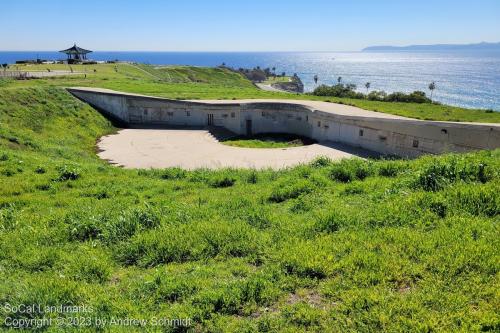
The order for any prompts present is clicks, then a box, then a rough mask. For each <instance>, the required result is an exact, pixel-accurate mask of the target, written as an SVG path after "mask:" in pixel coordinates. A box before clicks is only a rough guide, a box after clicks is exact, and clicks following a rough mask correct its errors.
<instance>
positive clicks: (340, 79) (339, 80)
mask: <svg viewBox="0 0 500 333" xmlns="http://www.w3.org/2000/svg"><path fill="white" fill-rule="evenodd" d="M337 82H338V83H339V84H341V83H342V76H339V77H338V78H337Z"/></svg>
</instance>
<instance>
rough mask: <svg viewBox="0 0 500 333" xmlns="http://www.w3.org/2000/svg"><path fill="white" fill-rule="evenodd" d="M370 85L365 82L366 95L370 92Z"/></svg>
mask: <svg viewBox="0 0 500 333" xmlns="http://www.w3.org/2000/svg"><path fill="white" fill-rule="evenodd" d="M371 85H372V84H371V83H370V82H366V83H365V88H366V94H368V90H370V86H371Z"/></svg>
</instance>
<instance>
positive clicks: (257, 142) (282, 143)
mask: <svg viewBox="0 0 500 333" xmlns="http://www.w3.org/2000/svg"><path fill="white" fill-rule="evenodd" d="M222 143H223V144H225V145H228V146H233V147H240V148H292V147H302V146H306V145H310V144H312V143H314V141H313V140H311V139H308V138H305V137H300V136H297V135H290V134H259V135H254V136H251V137H245V136H237V137H234V138H230V139H227V140H224V141H222Z"/></svg>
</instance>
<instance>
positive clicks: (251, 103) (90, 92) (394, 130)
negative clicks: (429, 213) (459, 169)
mask: <svg viewBox="0 0 500 333" xmlns="http://www.w3.org/2000/svg"><path fill="white" fill-rule="evenodd" d="M68 91H69V92H71V93H72V94H73V95H74V96H76V97H78V98H79V99H81V100H83V101H85V102H87V103H89V104H90V105H92V106H93V107H95V108H97V109H98V110H100V111H101V112H103V113H104V114H105V115H107V116H109V117H111V118H113V119H115V120H119V121H120V122H121V123H123V124H126V125H128V126H155V125H157V126H158V125H161V126H174V127H175V126H185V127H186V126H187V127H193V128H195V127H206V126H216V127H220V128H223V129H226V130H228V131H231V132H233V133H235V134H239V135H249V134H250V135H253V134H259V133H290V134H297V135H301V136H304V137H309V138H311V139H314V140H317V141H318V142H338V143H342V144H346V145H350V146H353V147H360V148H363V149H366V150H371V151H374V152H377V153H379V154H390V155H397V156H401V157H416V156H419V155H422V154H439V153H444V152H464V151H470V150H479V149H495V148H498V147H500V125H498V124H472V123H455V122H441V121H423V120H415V119H409V118H404V117H399V116H394V115H388V114H383V113H378V112H373V111H367V110H362V109H359V108H355V107H351V106H346V105H339V104H334V103H327V102H317V101H287V100H241V101H232V100H230V101H222V100H214V101H179V100H171V99H165V98H158V97H151V96H144V95H137V94H129V93H121V92H116V91H112V90H106V89H97V88H69V89H68Z"/></svg>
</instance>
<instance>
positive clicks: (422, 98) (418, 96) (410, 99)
mask: <svg viewBox="0 0 500 333" xmlns="http://www.w3.org/2000/svg"><path fill="white" fill-rule="evenodd" d="M384 101H385V102H401V103H431V100H430V98H427V97H426V95H425V93H424V92H423V91H414V92H412V93H410V94H405V93H402V92H394V93H392V94H389V95H387V96H386V97H385V98H384Z"/></svg>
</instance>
